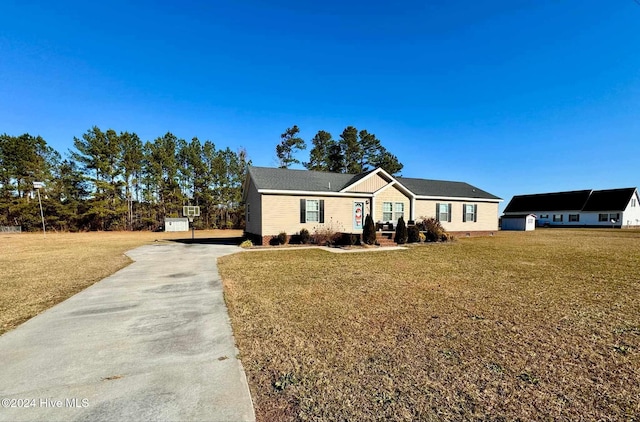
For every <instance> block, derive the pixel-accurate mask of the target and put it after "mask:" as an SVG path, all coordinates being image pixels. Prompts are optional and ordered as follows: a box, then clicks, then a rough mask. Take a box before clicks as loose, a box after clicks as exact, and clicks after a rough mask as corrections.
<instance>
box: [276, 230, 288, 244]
mask: <svg viewBox="0 0 640 422" xmlns="http://www.w3.org/2000/svg"><path fill="white" fill-rule="evenodd" d="M276 239H278V245H284V244H286V243H287V233H285V232H280V233H278V236H276Z"/></svg>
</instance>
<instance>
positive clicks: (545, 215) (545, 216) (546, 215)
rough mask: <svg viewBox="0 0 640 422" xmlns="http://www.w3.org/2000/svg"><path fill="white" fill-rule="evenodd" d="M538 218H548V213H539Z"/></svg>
mask: <svg viewBox="0 0 640 422" xmlns="http://www.w3.org/2000/svg"><path fill="white" fill-rule="evenodd" d="M540 218H549V214H540Z"/></svg>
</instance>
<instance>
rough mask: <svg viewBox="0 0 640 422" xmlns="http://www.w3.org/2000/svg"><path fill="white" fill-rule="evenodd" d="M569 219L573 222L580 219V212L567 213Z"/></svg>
mask: <svg viewBox="0 0 640 422" xmlns="http://www.w3.org/2000/svg"><path fill="white" fill-rule="evenodd" d="M569 221H570V222H573V223H575V222H576V221H580V214H569Z"/></svg>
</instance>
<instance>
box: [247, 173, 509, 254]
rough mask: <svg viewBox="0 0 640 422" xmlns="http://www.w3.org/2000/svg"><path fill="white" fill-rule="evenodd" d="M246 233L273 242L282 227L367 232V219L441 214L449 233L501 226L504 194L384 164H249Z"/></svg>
mask: <svg viewBox="0 0 640 422" xmlns="http://www.w3.org/2000/svg"><path fill="white" fill-rule="evenodd" d="M243 201H244V203H245V214H246V215H245V217H246V229H245V231H246V233H247V235H249V236H250V237H253V240H254V241H256V242H258V243H261V244H268V242H269V241H270V240H271V238H273V237H274V236H276V235H277V234H278V233H280V232H285V233H287V234H289V235H291V234H295V233H299V232H300V230H301V229H303V228H305V229H307V230H309V232H310V233H311V234H313V232H314V230H315V229H316V228H319V227H322V226H325V227H326V226H328V225H331V226H332V228H333V229H334V230H335V231H336V232H343V233H362V227H363V225H364V219H365V217H366V216H367V214H371V215H372V217H373V220H374V221H375V222H391V223H394V225H395V223H396V222H397V221H398V219H399V218H400V217H403V218H404V220H405V221H407V222H408V221H410V220H417V219H420V218H422V217H426V218H428V217H435V218H437V219H438V220H440V222H441V223H442V226H443V227H444V228H445V229H446V230H447V231H449V232H453V233H458V234H462V235H465V236H466V235H472V234H489V233H492V232H495V231H497V230H498V203H499V202H501V201H502V199H500V198H498V197H497V196H494V195H492V194H490V193H488V192H485V191H483V190H481V189H478V188H476V187H474V186H471V185H469V184H467V183H462V182H447V181H442V180H426V179H412V178H404V177H393V176H391V175H390V174H388V173H387V172H386V171H384V170H383V169H381V168H378V169H375V170H371V171H368V172H365V173H361V174H355V175H354V174H341V173H326V172H318V171H307V170H290V169H279V168H267V167H249V170H248V172H247V177H246V179H245V182H244V186H243Z"/></svg>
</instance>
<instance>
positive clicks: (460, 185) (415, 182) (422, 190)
mask: <svg viewBox="0 0 640 422" xmlns="http://www.w3.org/2000/svg"><path fill="white" fill-rule="evenodd" d="M396 180H398V182H400V183H402V184H403V185H404V186H405V187H406V188H407V189H409V190H410V191H411V192H413V193H415V194H416V195H417V196H452V197H456V198H478V199H501V198H499V197H497V196H495V195H492V194H490V193H489V192H487V191H484V190H482V189H479V188H477V187H475V186H471V185H470V184H468V183H464V182H449V181H446V180H429V179H414V178H409V177H398V178H396Z"/></svg>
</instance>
